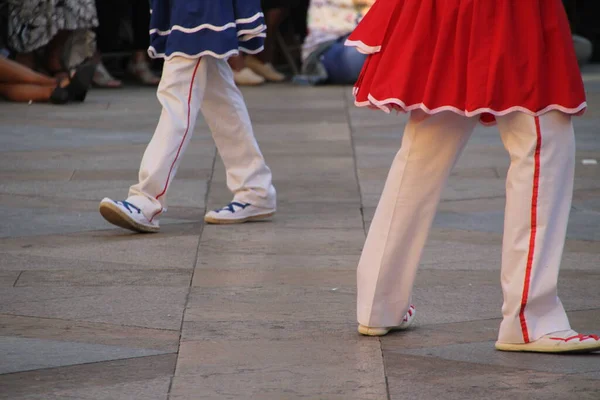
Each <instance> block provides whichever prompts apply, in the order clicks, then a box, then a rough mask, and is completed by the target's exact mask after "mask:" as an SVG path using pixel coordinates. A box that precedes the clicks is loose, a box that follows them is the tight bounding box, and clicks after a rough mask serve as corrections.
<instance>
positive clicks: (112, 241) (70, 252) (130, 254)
mask: <svg viewBox="0 0 600 400" xmlns="http://www.w3.org/2000/svg"><path fill="white" fill-rule="evenodd" d="M175 231H176V232H174V233H172V234H168V233H162V234H158V235H136V234H131V233H129V232H127V231H125V230H117V229H116V228H115V229H111V230H109V231H105V232H102V233H88V234H87V235H84V234H79V235H78V236H77V237H72V236H56V235H52V236H44V237H34V238H26V239H22V240H21V241H20V243H19V244H18V245H16V246H10V247H12V249H11V250H12V251H11V252H10V256H15V257H24V256H35V257H50V258H61V259H65V260H81V261H82V263H85V262H90V261H95V262H98V263H102V262H105V263H117V264H134V265H144V266H152V267H155V268H156V267H158V268H169V267H175V268H193V266H194V264H195V262H196V248H197V247H198V235H199V233H196V234H191V235H188V234H185V232H181V233H179V232H177V230H175ZM0 246H1V245H0ZM13 249H14V250H13ZM0 254H1V253H0ZM10 256H9V257H10ZM2 257H4V256H2Z"/></svg>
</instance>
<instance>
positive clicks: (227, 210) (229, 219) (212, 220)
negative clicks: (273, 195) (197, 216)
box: [204, 201, 275, 224]
mask: <svg viewBox="0 0 600 400" xmlns="http://www.w3.org/2000/svg"><path fill="white" fill-rule="evenodd" d="M273 215H275V209H274V208H260V207H256V206H253V205H252V204H249V203H239V202H237V201H232V202H231V203H229V204H227V205H226V206H225V207H223V208H221V209H219V210H213V211H209V212H208V213H206V215H205V216H204V222H206V223H207V224H241V223H242V222H248V221H258V220H261V219H266V218H269V217H272V216H273Z"/></svg>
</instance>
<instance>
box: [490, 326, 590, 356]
mask: <svg viewBox="0 0 600 400" xmlns="http://www.w3.org/2000/svg"><path fill="white" fill-rule="evenodd" d="M496 350H501V351H531V352H536V353H593V352H595V351H600V336H598V335H581V334H579V333H577V332H575V331H573V330H568V331H560V332H554V333H551V334H548V335H544V336H542V337H541V338H539V339H538V340H535V341H533V342H529V343H501V342H496Z"/></svg>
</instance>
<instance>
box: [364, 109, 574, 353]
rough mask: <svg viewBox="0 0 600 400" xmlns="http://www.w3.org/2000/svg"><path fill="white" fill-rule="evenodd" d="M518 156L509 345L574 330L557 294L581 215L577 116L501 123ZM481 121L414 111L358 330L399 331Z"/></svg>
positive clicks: (510, 179) (508, 275)
mask: <svg viewBox="0 0 600 400" xmlns="http://www.w3.org/2000/svg"><path fill="white" fill-rule="evenodd" d="M497 121H498V127H499V129H500V132H501V136H502V141H503V142H504V146H505V147H506V150H507V151H508V153H509V154H510V158H511V164H510V169H509V172H508V176H507V180H506V199H507V201H506V210H505V222H504V240H503V249H502V271H501V272H502V291H503V294H504V305H503V306H502V314H503V317H504V318H503V321H502V324H501V326H500V332H499V340H500V341H501V342H506V343H523V342H529V341H533V340H536V339H538V338H540V337H541V336H543V335H545V334H548V333H552V332H556V331H560V330H566V329H570V326H569V321H568V319H567V316H566V314H565V311H564V308H563V306H562V304H561V302H560V300H559V298H558V296H557V279H558V271H559V266H560V261H561V256H562V251H563V246H564V240H565V235H566V230H567V221H568V218H569V209H570V207H571V197H572V191H573V177H574V168H575V139H574V133H573V126H572V124H571V117H570V116H569V115H566V114H563V113H560V112H557V111H554V112H549V113H547V114H544V115H543V116H540V117H537V118H536V117H532V116H529V115H527V114H524V113H518V112H515V113H511V114H508V115H506V116H503V117H497ZM476 124H477V119H476V118H466V117H462V116H459V115H457V114H455V113H452V112H442V113H440V114H436V115H432V116H427V115H425V114H424V113H423V112H414V113H413V114H412V115H411V118H410V121H409V122H408V124H407V126H406V130H405V133H404V138H403V140H402V148H401V149H400V151H399V152H398V154H397V155H396V157H395V159H394V162H393V164H392V167H391V170H390V172H389V176H388V178H387V181H386V184H385V188H384V190H383V194H382V195H381V200H380V202H379V205H378V207H377V210H376V212H375V216H374V219H373V222H372V224H371V228H370V230H369V234H368V236H367V240H366V243H365V247H364V249H363V253H362V256H361V259H360V263H359V266H358V271H357V276H358V310H357V316H358V322H359V323H360V324H363V325H367V326H372V327H388V326H396V325H399V324H400V322H401V321H402V318H403V317H404V314H405V313H406V311H407V310H408V307H409V303H410V298H411V292H412V288H413V284H414V280H415V274H416V271H417V267H418V265H419V260H420V258H421V253H422V251H423V247H424V245H425V241H426V239H427V236H428V233H429V230H430V228H431V224H432V221H433V218H434V215H435V211H436V208H437V205H438V203H439V199H440V195H441V192H442V189H443V187H444V185H445V183H446V181H447V180H448V176H449V175H450V171H451V169H452V167H453V166H454V164H455V163H456V161H457V160H458V157H459V156H460V153H461V152H462V150H463V149H464V147H465V145H466V143H467V140H468V139H469V137H470V135H471V133H472V131H473V129H474V127H475V125H476Z"/></svg>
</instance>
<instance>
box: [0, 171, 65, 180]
mask: <svg viewBox="0 0 600 400" xmlns="http://www.w3.org/2000/svg"><path fill="white" fill-rule="evenodd" d="M74 173H75V171H74V170H70V169H62V170H43V169H42V170H25V171H23V170H9V169H6V170H5V169H3V170H0V182H4V183H6V182H15V181H32V182H33V181H68V180H69V179H71V177H72V176H73V174H74Z"/></svg>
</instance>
